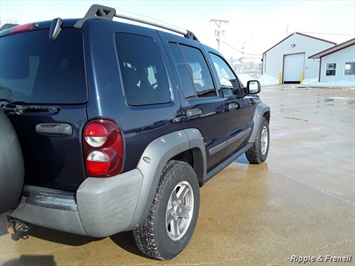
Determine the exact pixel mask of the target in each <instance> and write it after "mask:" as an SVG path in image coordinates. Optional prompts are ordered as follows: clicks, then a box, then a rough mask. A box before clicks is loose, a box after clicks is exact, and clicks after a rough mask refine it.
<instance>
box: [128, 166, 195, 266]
mask: <svg viewBox="0 0 355 266" xmlns="http://www.w3.org/2000/svg"><path fill="white" fill-rule="evenodd" d="M181 189H182V190H181ZM199 209H200V191H199V185H198V181H197V176H196V173H195V171H194V169H193V168H192V167H191V166H190V165H189V164H188V163H185V162H181V161H170V162H168V163H167V165H166V166H165V167H164V169H163V172H162V174H161V179H160V181H159V184H158V188H157V191H156V194H155V197H154V200H153V204H152V206H151V209H150V212H149V215H148V217H147V219H146V221H145V222H144V224H143V225H141V226H139V227H137V228H136V229H135V230H134V231H133V237H134V239H135V241H136V245H137V247H138V248H139V249H140V250H141V251H142V252H143V253H144V254H145V255H147V256H149V257H152V258H155V259H160V260H169V259H172V258H174V257H175V256H176V255H178V254H179V253H180V252H181V251H182V250H184V248H185V247H186V246H187V244H188V243H189V241H190V239H191V236H192V234H193V232H194V230H195V226H196V222H197V217H198V212H199ZM169 221H170V222H169ZM174 229H176V230H174Z"/></svg>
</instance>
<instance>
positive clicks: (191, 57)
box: [170, 43, 217, 99]
mask: <svg viewBox="0 0 355 266" xmlns="http://www.w3.org/2000/svg"><path fill="white" fill-rule="evenodd" d="M170 50H171V53H172V55H173V58H174V61H175V66H176V69H177V72H178V75H179V79H180V83H181V86H182V91H183V92H184V95H185V98H186V99H191V98H200V97H215V96H217V93H216V90H215V88H214V84H213V81H212V77H211V73H210V71H209V68H208V66H207V63H206V60H205V58H204V56H203V55H202V53H201V51H200V50H198V49H196V48H193V47H190V46H186V45H181V44H176V43H170Z"/></svg>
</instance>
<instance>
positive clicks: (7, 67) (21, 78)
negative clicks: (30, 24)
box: [0, 29, 87, 104]
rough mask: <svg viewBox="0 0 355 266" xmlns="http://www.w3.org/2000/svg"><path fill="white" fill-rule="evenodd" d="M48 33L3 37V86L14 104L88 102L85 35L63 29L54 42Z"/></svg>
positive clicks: (0, 49) (0, 81) (0, 54)
mask: <svg viewBox="0 0 355 266" xmlns="http://www.w3.org/2000/svg"><path fill="white" fill-rule="evenodd" d="M48 34H49V33H48V30H36V31H30V32H26V33H21V34H14V35H8V36H5V37H2V38H0V58H1V59H0V87H1V88H7V89H9V90H10V91H11V93H12V98H13V101H14V102H25V103H37V104H74V103H76V104H77V103H84V102H86V99H87V92H86V80H85V68H84V55H83V43H82V33H81V31H80V30H78V29H63V30H62V31H61V34H60V36H59V37H58V38H57V39H56V40H55V41H51V40H50V39H49V37H48Z"/></svg>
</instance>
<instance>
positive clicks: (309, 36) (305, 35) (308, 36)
mask: <svg viewBox="0 0 355 266" xmlns="http://www.w3.org/2000/svg"><path fill="white" fill-rule="evenodd" d="M296 34H298V35H301V36H304V37H307V38H312V39H316V40H319V41H322V42H327V43H330V44H333V45H336V43H335V42H331V41H327V40H324V39H320V38H317V37H314V36H311V35H307V34H304V33H300V32H294V33H292V34H290V35H288V36H287V37H286V38H284V39H282V40H281V41H279V42H278V43H277V44H275V45H274V46H272V47H271V48H269V49H268V50H266V51H265V52H263V54H266V53H267V52H269V51H270V50H272V49H274V48H275V47H276V46H278V45H279V44H280V43H282V42H284V41H285V40H287V39H288V38H290V37H292V36H293V35H296Z"/></svg>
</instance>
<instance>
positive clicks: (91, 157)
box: [83, 119, 124, 177]
mask: <svg viewBox="0 0 355 266" xmlns="http://www.w3.org/2000/svg"><path fill="white" fill-rule="evenodd" d="M83 145H84V159H85V167H86V175H87V176H92V177H110V176H113V175H117V174H119V173H121V171H122V165H123V150H124V148H123V140H122V135H121V131H120V130H119V128H118V126H117V125H116V124H115V123H114V122H112V121H109V120H104V119H98V120H93V121H90V122H89V123H88V124H87V125H86V126H85V128H84V134H83Z"/></svg>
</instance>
